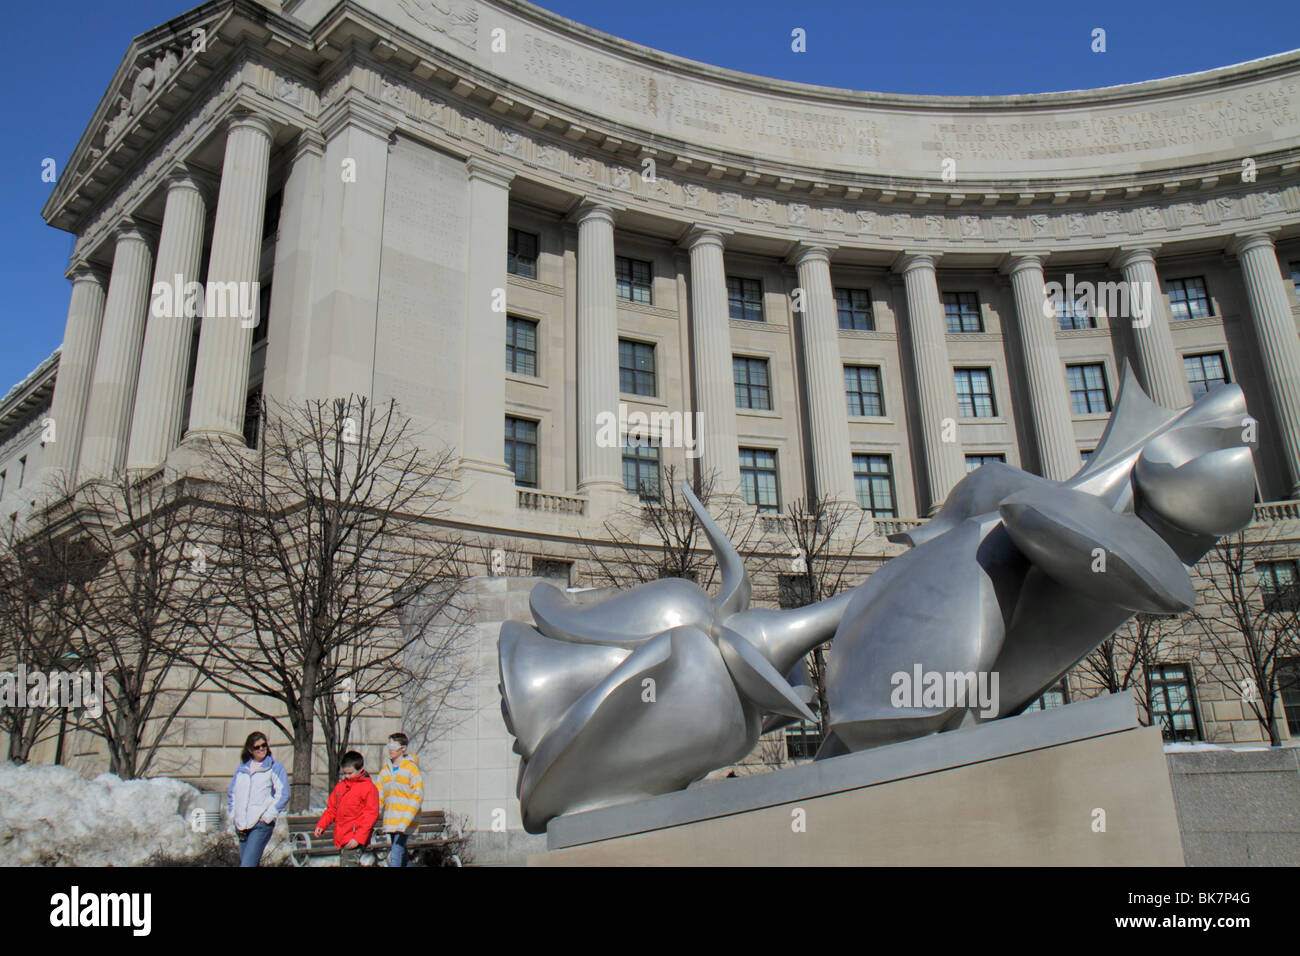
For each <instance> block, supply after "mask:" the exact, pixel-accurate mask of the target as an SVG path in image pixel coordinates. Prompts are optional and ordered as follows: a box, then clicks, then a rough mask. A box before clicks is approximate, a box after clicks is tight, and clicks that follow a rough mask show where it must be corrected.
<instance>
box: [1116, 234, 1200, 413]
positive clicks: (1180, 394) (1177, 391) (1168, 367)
mask: <svg viewBox="0 0 1300 956" xmlns="http://www.w3.org/2000/svg"><path fill="white" fill-rule="evenodd" d="M1111 265H1112V266H1113V267H1116V268H1119V269H1122V270H1123V271H1124V281H1125V283H1126V284H1127V285H1128V302H1129V315H1127V316H1118V317H1117V316H1110V321H1111V323H1112V324H1114V322H1115V320H1116V318H1119V319H1121V320H1124V321H1128V322H1130V323H1131V324H1132V326H1133V342H1134V344H1135V345H1136V347H1137V357H1138V365H1140V366H1141V368H1142V381H1143V382H1144V383H1145V385H1146V390H1147V394H1148V395H1150V396H1151V398H1152V400H1153V401H1154V402H1155V403H1156V404H1157V405H1162V406H1164V407H1165V408H1183V407H1185V406H1187V405H1190V404H1191V403H1192V390H1191V389H1190V388H1189V387H1188V385H1187V373H1186V372H1185V371H1184V370H1183V362H1182V359H1180V358H1179V357H1178V353H1177V352H1176V351H1175V350H1174V339H1173V335H1172V334H1171V333H1170V331H1169V310H1168V309H1167V308H1166V307H1165V297H1164V293H1163V291H1162V290H1161V288H1160V276H1159V275H1158V274H1157V273H1156V259H1155V254H1154V252H1153V251H1152V250H1151V249H1148V248H1138V249H1121V250H1120V251H1119V252H1117V253H1116V254H1115V257H1114V258H1113V259H1112V260H1111ZM1148 306H1149V309H1148ZM1147 311H1149V312H1150V315H1147V314H1145V313H1146V312H1147Z"/></svg>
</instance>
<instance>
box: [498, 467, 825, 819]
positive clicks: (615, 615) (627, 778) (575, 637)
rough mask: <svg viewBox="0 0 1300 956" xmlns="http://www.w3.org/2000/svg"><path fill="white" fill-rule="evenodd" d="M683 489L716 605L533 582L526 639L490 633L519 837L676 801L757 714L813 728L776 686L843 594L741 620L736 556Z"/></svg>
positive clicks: (697, 597) (744, 602)
mask: <svg viewBox="0 0 1300 956" xmlns="http://www.w3.org/2000/svg"><path fill="white" fill-rule="evenodd" d="M682 490H683V493H684V494H685V495H686V498H687V501H688V502H689V503H690V506H691V508H692V509H693V510H694V511H695V513H696V515H697V516H698V517H699V519H700V522H701V525H702V526H703V529H704V533H705V535H706V536H707V537H708V540H709V544H710V545H711V546H712V547H713V551H714V554H715V555H716V557H717V559H718V564H719V567H720V568H721V570H722V588H721V592H720V593H719V594H718V596H717V597H716V598H712V597H710V596H709V595H708V594H707V593H705V592H704V591H703V590H702V589H700V588H699V587H697V586H696V585H695V584H693V583H691V582H690V581H686V580H683V579H681V578H666V579H664V580H661V581H652V582H650V583H647V584H642V585H639V586H637V587H635V588H632V589H631V590H629V591H626V592H619V591H616V590H612V589H611V590H605V591H586V592H578V593H577V594H575V595H573V596H572V597H570V596H569V595H567V594H566V593H565V592H563V591H561V590H559V589H558V588H556V587H554V586H553V585H550V584H546V583H545V582H543V583H541V584H538V585H537V586H536V587H535V588H533V591H532V594H531V595H530V596H529V606H530V607H531V609H532V612H533V618H534V620H535V621H536V622H537V627H536V628H535V629H534V628H531V627H529V626H527V625H526V624H521V623H519V622H517V621H508V622H506V623H505V624H504V625H502V627H501V637H500V640H499V642H498V661H499V665H500V673H501V685H500V686H501V711H502V714H503V715H504V716H505V721H506V726H507V727H508V728H509V730H510V732H511V734H513V735H514V737H515V748H514V749H515V752H516V753H518V754H519V755H520V762H519V779H518V784H517V787H516V789H517V792H518V794H519V802H520V807H521V809H522V811H523V822H524V829H526V830H528V832H530V833H540V832H542V831H543V830H544V829H545V828H546V822H547V821H548V820H550V819H551V818H552V817H554V816H557V815H559V814H561V813H570V812H573V811H576V810H589V809H593V808H595V807H603V806H609V805H611V804H615V803H624V802H626V801H628V800H634V799H637V798H640V797H646V796H653V795H655V794H660V793H668V792H670V791H673V790H680V789H682V788H683V787H686V786H687V785H689V784H690V783H691V782H692V781H695V780H698V779H699V778H701V777H703V776H704V775H705V774H707V773H708V772H709V771H711V770H715V769H717V768H718V767H725V766H727V765H728V764H731V763H735V762H736V761H738V760H740V759H741V758H743V757H744V756H745V755H746V754H748V753H749V752H750V750H752V749H753V748H754V744H755V743H757V741H758V737H759V734H760V732H761V729H762V724H763V716H764V715H769V714H775V715H783V716H786V717H790V718H796V719H797V718H803V719H804V720H813V719H814V717H813V715H812V713H811V712H810V711H809V710H808V708H807V706H806V705H805V703H804V702H803V700H801V699H800V697H799V696H798V694H797V693H796V692H795V689H794V688H793V687H791V685H790V684H789V683H788V682H787V681H786V679H785V678H784V677H783V676H782V675H783V674H786V673H788V672H789V671H790V670H791V669H792V668H793V667H794V666H795V664H797V663H798V662H799V661H800V660H801V659H802V658H803V656H804V655H805V654H807V653H808V652H809V651H810V650H811V649H812V648H814V647H816V646H817V645H818V644H821V643H823V642H824V641H826V640H828V639H829V638H830V636H831V634H833V633H834V631H835V627H836V625H837V624H838V623H839V620H840V616H841V614H842V613H843V610H844V607H845V605H846V604H847V600H848V594H847V593H846V594H845V595H843V596H842V597H841V598H838V599H836V600H833V601H824V602H822V603H821V604H818V605H814V606H811V607H806V608H800V609H798V610H795V611H777V610H768V609H764V608H752V609H751V608H750V607H749V597H750V582H749V577H748V576H747V575H746V573H745V567H744V564H743V563H742V562H741V559H740V555H739V554H738V553H737V552H736V549H735V548H734V547H732V545H731V543H730V542H729V541H728V540H727V538H726V536H725V535H724V534H723V533H722V531H721V529H720V528H719V527H718V526H717V524H715V523H714V521H713V520H712V518H710V517H709V514H708V512H707V511H705V510H704V507H703V505H701V504H700V502H699V500H698V499H697V498H696V497H695V496H694V495H693V494H691V491H690V489H689V488H688V487H686V486H685V485H683V487H682Z"/></svg>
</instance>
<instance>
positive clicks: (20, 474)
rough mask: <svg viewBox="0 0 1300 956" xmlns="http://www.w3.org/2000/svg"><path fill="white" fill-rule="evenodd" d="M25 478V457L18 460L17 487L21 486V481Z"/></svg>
mask: <svg viewBox="0 0 1300 956" xmlns="http://www.w3.org/2000/svg"><path fill="white" fill-rule="evenodd" d="M26 478H27V456H26V455H23V457H21V458H19V459H18V487H19V488H21V487H22V486H23V481H24V480H25V479H26Z"/></svg>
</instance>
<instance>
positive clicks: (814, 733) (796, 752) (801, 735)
mask: <svg viewBox="0 0 1300 956" xmlns="http://www.w3.org/2000/svg"><path fill="white" fill-rule="evenodd" d="M821 745H822V733H821V731H820V730H819V729H818V727H817V725H816V724H810V723H808V721H806V720H801V721H799V723H797V724H792V725H791V726H789V727H787V728H786V729H785V756H786V759H787V760H812V758H813V757H815V756H817V750H818V748H820V747H821Z"/></svg>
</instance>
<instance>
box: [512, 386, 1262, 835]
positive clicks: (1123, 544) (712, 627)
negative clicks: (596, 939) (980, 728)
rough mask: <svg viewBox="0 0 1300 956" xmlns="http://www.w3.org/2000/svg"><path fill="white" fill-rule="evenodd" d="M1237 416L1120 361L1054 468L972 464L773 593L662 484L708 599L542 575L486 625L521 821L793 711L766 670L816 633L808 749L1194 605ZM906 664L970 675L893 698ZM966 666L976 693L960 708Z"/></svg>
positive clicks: (1233, 522)
mask: <svg viewBox="0 0 1300 956" xmlns="http://www.w3.org/2000/svg"><path fill="white" fill-rule="evenodd" d="M1252 427H1253V423H1252V421H1251V419H1249V418H1248V416H1247V414H1246V406H1245V401H1244V398H1243V396H1242V393H1241V390H1240V389H1239V388H1238V387H1237V386H1235V385H1226V386H1221V387H1220V388H1218V389H1216V390H1215V391H1213V392H1211V393H1210V394H1208V395H1205V396H1202V397H1201V399H1200V400H1199V401H1197V402H1196V403H1195V404H1193V405H1192V406H1190V407H1188V408H1187V409H1184V410H1182V411H1179V412H1175V411H1170V410H1168V409H1164V408H1160V407H1159V406H1157V405H1155V404H1154V403H1153V402H1152V401H1151V400H1150V399H1149V398H1148V397H1147V396H1146V394H1145V393H1143V392H1142V390H1141V389H1140V388H1139V387H1138V386H1137V384H1136V382H1135V380H1134V378H1133V376H1132V372H1131V370H1129V369H1128V368H1127V367H1126V368H1125V372H1124V379H1123V384H1122V386H1121V389H1120V396H1119V400H1118V402H1117V405H1116V409H1115V411H1114V413H1113V415H1112V416H1111V420H1110V422H1109V423H1108V424H1107V427H1106V431H1105V433H1104V434H1103V436H1102V439H1101V442H1100V444H1099V446H1098V448H1097V450H1096V451H1095V452H1094V453H1093V455H1092V457H1091V458H1089V460H1088V462H1087V464H1086V465H1085V466H1084V467H1083V468H1082V469H1081V470H1080V471H1079V473H1078V474H1077V475H1075V476H1074V477H1073V478H1071V479H1070V480H1069V481H1065V482H1056V481H1049V480H1047V479H1044V478H1038V477H1036V476H1034V475H1030V474H1028V473H1026V472H1023V471H1020V470H1019V469H1016V468H1011V467H1008V466H1006V465H1001V464H991V465H985V466H983V467H982V468H979V469H977V470H976V471H974V472H972V473H971V474H970V475H968V476H967V477H966V478H965V479H963V480H962V481H961V482H960V483H959V484H958V485H957V486H956V487H955V488H954V489H953V491H952V493H951V494H950V495H949V496H948V499H947V501H946V502H945V504H944V506H943V508H942V510H941V511H940V512H939V513H938V515H936V516H935V517H934V519H933V520H931V521H929V522H928V523H926V524H925V525H922V526H921V527H920V528H917V529H915V530H912V531H909V532H906V533H903V534H900V535H895V536H893V537H892V538H891V540H895V541H899V542H902V543H906V544H910V545H912V550H911V551H908V552H907V553H905V554H902V555H899V556H898V557H896V558H893V559H892V560H890V561H889V562H887V563H886V564H885V565H884V566H883V567H882V568H881V569H880V570H879V571H877V572H876V573H875V574H873V575H872V576H871V577H870V578H869V579H868V580H867V581H866V582H865V583H864V584H862V585H860V586H859V587H857V588H855V589H853V590H851V591H847V592H845V593H844V594H841V595H837V596H836V597H834V598H831V599H829V600H826V601H822V602H820V603H817V604H814V605H810V606H808V607H803V608H797V609H793V610H771V609H763V608H750V607H749V606H748V605H749V598H750V582H749V579H748V577H747V575H746V572H745V568H744V565H743V563H742V561H741V559H740V555H739V554H738V553H737V552H736V550H735V548H734V547H732V545H731V543H730V542H729V541H728V540H727V539H726V537H725V535H723V533H722V531H721V529H719V528H718V526H717V525H716V524H715V523H714V522H713V520H712V519H711V518H710V517H709V515H708V513H707V511H705V509H704V507H703V506H702V505H701V504H700V502H699V501H698V499H696V497H695V496H694V495H693V494H691V492H690V489H689V488H686V487H685V486H683V491H684V493H685V495H686V498H687V501H688V502H689V504H690V506H691V508H692V509H693V510H694V511H695V513H696V514H697V515H698V517H699V519H700V521H701V524H702V526H703V529H704V532H705V535H706V536H707V538H708V540H709V543H710V545H711V546H712V548H713V550H714V553H715V555H716V557H717V559H718V563H719V566H720V567H721V570H722V588H721V592H720V593H719V595H718V596H717V597H716V598H711V597H710V596H709V595H708V594H707V593H705V592H704V591H703V590H701V589H700V588H699V587H697V586H696V585H695V584H693V583H691V582H689V581H685V580H682V579H665V580H661V581H654V582H651V583H648V584H642V585H639V586H637V587H635V588H632V589H631V590H629V591H626V592H619V591H617V590H605V591H592V592H579V593H577V594H575V595H567V594H565V592H563V591H560V590H559V589H558V588H555V587H554V586H552V585H549V584H545V583H542V584H538V585H537V586H536V587H535V588H534V589H533V591H532V594H531V596H530V607H531V609H532V613H533V618H534V619H535V621H536V622H537V627H536V628H532V627H529V626H527V625H525V624H522V623H519V622H507V623H506V624H504V625H503V626H502V629H501V637H500V640H499V644H498V658H499V665H500V675H501V684H500V689H501V696H502V704H501V708H502V713H503V714H504V716H505V721H506V726H507V728H508V729H509V730H510V733H511V734H513V735H514V737H515V738H516V739H515V751H516V752H517V753H518V754H519V755H520V758H521V759H520V767H519V779H518V785H517V792H518V794H519V799H520V805H521V808H522V811H523V821H524V827H525V829H527V830H528V831H529V832H532V833H539V832H542V831H543V830H544V829H545V826H546V823H547V821H549V820H550V819H552V818H553V817H555V816H558V815H559V814H563V813H571V812H574V811H579V810H587V809H594V808H596V807H603V806H609V805H612V804H617V803H624V802H627V801H630V800H635V799H638V798H641V797H646V796H652V795H655V794H660V793H668V792H670V791H673V790H679V789H682V788H684V787H686V786H688V785H689V784H690V783H692V782H693V781H695V780H698V779H700V778H701V777H703V776H704V775H706V774H707V773H709V772H710V771H711V770H714V769H717V768H719V767H724V766H727V765H728V764H731V763H734V762H736V761H738V760H740V759H741V758H743V757H744V756H745V755H746V754H747V753H749V751H750V750H751V749H753V747H754V745H755V743H756V742H757V740H758V737H759V734H760V732H761V731H762V730H763V729H764V727H765V726H766V727H770V726H773V725H774V724H777V723H780V722H785V721H789V720H791V719H804V720H812V719H813V715H812V714H811V713H810V712H809V711H808V709H807V706H806V705H805V703H804V701H803V700H802V699H801V697H800V695H799V694H798V693H797V692H796V690H795V688H793V687H792V686H791V685H790V683H789V682H787V680H786V679H785V678H784V677H783V676H782V675H784V674H788V673H789V672H790V671H791V669H792V668H793V667H794V666H795V665H796V664H797V663H798V662H799V661H800V660H801V659H802V658H803V656H804V655H805V654H807V653H808V652H809V651H810V650H811V649H812V648H814V647H816V646H817V645H818V644H821V643H823V642H824V641H826V640H827V639H829V638H831V636H832V635H834V642H833V644H832V645H831V652H830V654H829V671H828V675H827V695H828V700H829V705H830V723H831V730H832V733H831V735H830V737H829V738H828V739H827V741H826V742H825V743H824V744H823V746H822V749H821V751H820V752H819V753H818V759H823V758H826V757H832V756H835V755H837V754H840V753H845V752H847V751H851V750H859V749H863V748H865V747H871V746H875V745H878V744H882V743H889V742H894V741H899V740H905V739H908V738H911V737H916V736H919V735H922V734H927V733H933V732H938V731H943V730H948V729H951V728H953V727H956V726H959V725H960V724H961V723H963V722H964V721H965V720H967V719H968V718H970V719H974V720H982V719H993V718H994V717H1002V716H1009V715H1011V714H1014V713H1017V712H1019V711H1020V710H1021V709H1023V708H1024V707H1025V706H1026V705H1027V704H1028V703H1029V702H1031V701H1032V700H1034V699H1035V698H1036V697H1038V696H1039V695H1040V694H1041V693H1042V692H1043V690H1045V689H1046V688H1048V687H1050V686H1051V685H1052V684H1053V683H1055V682H1056V681H1057V680H1058V679H1059V678H1060V676H1061V675H1062V674H1063V673H1064V672H1065V671H1067V670H1068V669H1069V668H1070V667H1072V666H1073V665H1074V664H1075V663H1077V662H1078V661H1079V660H1080V659H1082V658H1083V657H1084V656H1086V655H1087V654H1088V653H1090V652H1091V651H1092V650H1093V649H1094V648H1095V647H1096V646H1097V645H1098V644H1100V643H1101V641H1102V640H1104V639H1105V638H1106V636H1107V635H1108V634H1110V633H1111V632H1112V631H1114V629H1115V628H1116V627H1118V626H1120V625H1121V624H1122V623H1123V622H1124V621H1125V620H1127V619H1128V618H1129V617H1130V616H1131V615H1132V614H1133V613H1135V612H1137V611H1152V612H1163V613H1170V612H1176V611H1181V610H1185V609H1187V608H1190V607H1191V606H1192V605H1193V604H1194V603H1195V600H1196V595H1195V592H1194V590H1193V588H1192V584H1191V580H1190V578H1189V576H1188V573H1187V567H1189V566H1190V565H1192V564H1194V563H1195V562H1196V561H1197V560H1199V559H1200V558H1201V557H1202V556H1203V555H1204V554H1205V553H1206V552H1207V551H1208V550H1209V549H1210V548H1212V547H1213V546H1214V543H1215V541H1216V540H1217V539H1218V537H1219V536H1220V535H1223V534H1227V533H1229V532H1232V531H1235V530H1237V529H1239V528H1242V527H1244V526H1245V525H1246V524H1248V523H1249V521H1250V517H1251V509H1252V505H1253V503H1254V490H1255V471H1254V461H1253V459H1252V457H1251V451H1250V448H1249V447H1248V445H1247V442H1246V440H1245V436H1246V434H1247V432H1248V431H1249V430H1250V429H1251V428H1252ZM912 673H916V674H917V675H918V676H919V675H921V674H923V673H929V674H943V675H950V676H951V675H956V676H957V680H956V681H955V682H950V685H949V686H962V687H964V689H965V691H969V692H971V693H969V694H967V693H961V694H959V695H958V697H957V699H955V700H952V699H943V698H942V697H940V698H937V699H934V700H931V699H929V698H928V697H927V698H925V699H911V700H906V701H902V702H900V699H899V697H898V695H897V693H896V691H897V677H898V675H900V674H912ZM983 675H992V676H993V677H994V687H995V688H996V690H997V692H998V693H997V698H998V699H997V701H996V703H995V706H994V707H991V708H989V707H982V708H976V707H973V706H972V705H973V704H974V703H975V701H974V700H973V699H972V698H973V696H974V694H973V691H974V689H975V687H976V682H977V678H978V677H980V676H983ZM963 679H964V680H965V681H966V683H965V684H962V680H963ZM983 703H987V701H985V702H983ZM765 716H766V717H767V722H766V724H765V722H764V717H765Z"/></svg>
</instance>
